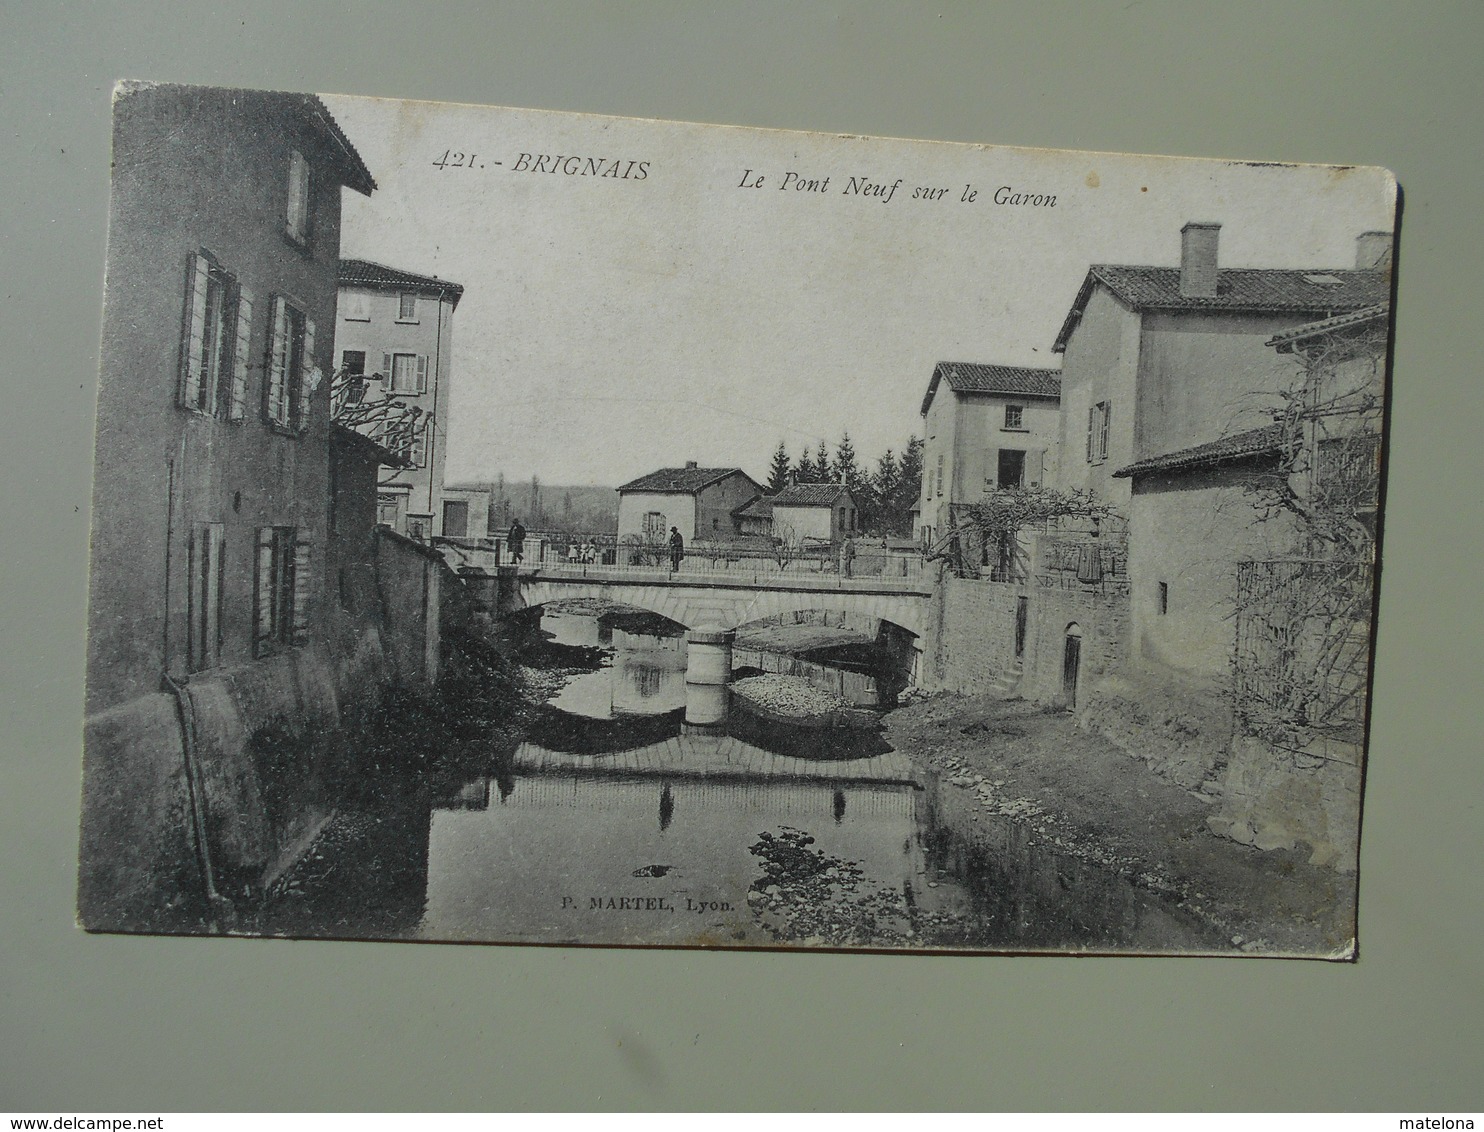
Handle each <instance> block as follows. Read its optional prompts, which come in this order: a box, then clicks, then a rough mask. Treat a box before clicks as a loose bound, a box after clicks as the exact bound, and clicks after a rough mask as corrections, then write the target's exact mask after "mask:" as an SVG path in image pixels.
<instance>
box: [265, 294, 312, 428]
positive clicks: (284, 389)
mask: <svg viewBox="0 0 1484 1132" xmlns="http://www.w3.org/2000/svg"><path fill="white" fill-rule="evenodd" d="M314 344H315V343H314V321H313V320H312V319H307V318H305V317H304V312H303V311H301V310H300V309H299V308H298V307H296V306H294V305H293V304H292V303H290V302H289V301H288V300H287V299H285V298H284V297H283V296H282V295H274V296H273V321H272V326H271V329H270V332H269V335H268V352H267V357H266V361H265V363H264V366H263V368H264V370H265V371H266V373H267V379H266V380H265V381H264V382H263V416H264V417H265V418H266V419H267V420H268V421H269V422H270V423H271V424H275V425H278V426H279V427H281V428H294V429H297V430H298V431H300V432H303V431H304V430H305V429H306V428H308V427H309V420H310V407H311V404H312V401H313V393H314V386H315V382H314V381H313V380H312V379H311V377H312V375H315V374H317V373H318V367H316V366H315V365H314Z"/></svg>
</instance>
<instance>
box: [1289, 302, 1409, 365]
mask: <svg viewBox="0 0 1484 1132" xmlns="http://www.w3.org/2000/svg"><path fill="white" fill-rule="evenodd" d="M1390 316H1391V304H1390V303H1376V304H1374V305H1372V306H1369V307H1362V308H1360V310H1356V311H1350V312H1348V313H1346V314H1337V315H1335V316H1334V317H1333V318H1321V319H1320V320H1319V321H1317V322H1306V323H1304V324H1303V325H1302V326H1295V327H1294V328H1293V329H1292V330H1285V331H1283V332H1282V333H1281V334H1274V335H1273V336H1272V337H1271V338H1269V339H1268V340H1267V343H1266V345H1269V346H1272V347H1273V348H1274V349H1276V350H1277V351H1278V352H1279V353H1280V354H1282V353H1289V352H1290V351H1291V350H1292V349H1293V346H1294V344H1295V343H1297V342H1302V341H1304V340H1305V339H1308V338H1317V337H1319V336H1320V335H1321V334H1328V333H1330V332H1331V331H1335V330H1347V329H1349V328H1350V327H1352V326H1363V325H1365V324H1366V323H1368V322H1376V321H1378V320H1384V319H1387V318H1389V317H1390Z"/></svg>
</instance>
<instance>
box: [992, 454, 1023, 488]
mask: <svg viewBox="0 0 1484 1132" xmlns="http://www.w3.org/2000/svg"><path fill="white" fill-rule="evenodd" d="M998 482H999V485H1000V486H1001V487H1021V486H1023V485H1024V484H1025V453H1024V452H1023V451H1021V450H1019V449H1016V448H1001V449H1000V470H999V477H998Z"/></svg>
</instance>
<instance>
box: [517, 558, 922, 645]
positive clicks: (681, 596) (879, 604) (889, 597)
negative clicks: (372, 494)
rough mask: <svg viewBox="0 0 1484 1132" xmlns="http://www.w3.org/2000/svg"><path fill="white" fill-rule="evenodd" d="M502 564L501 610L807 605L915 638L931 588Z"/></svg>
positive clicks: (669, 611)
mask: <svg viewBox="0 0 1484 1132" xmlns="http://www.w3.org/2000/svg"><path fill="white" fill-rule="evenodd" d="M507 570H508V571H509V572H510V573H512V574H514V575H515V580H516V583H517V584H515V585H511V586H509V587H507V586H505V585H502V586H501V587H500V588H501V591H502V592H501V598H500V611H501V612H502V613H516V612H518V611H519V610H521V609H528V608H532V607H534V606H538V605H545V604H547V603H548V602H553V601H561V600H564V599H569V598H578V597H591V598H602V599H603V600H605V601H612V602H617V603H619V604H622V605H629V606H634V607H635V608H638V609H645V610H648V611H650V612H651V613H658V614H660V615H661V616H662V617H667V618H669V619H670V620H671V621H674V622H676V623H678V624H680V625H684V626H685V627H686V628H687V629H698V628H707V629H723V630H733V629H736V628H738V627H739V626H742V625H747V624H751V623H752V622H754V621H763V620H766V619H768V618H770V617H777V616H779V615H781V614H789V613H798V612H801V611H805V610H809V611H825V612H837V613H843V614H847V615H849V616H850V617H851V619H852V620H857V621H861V622H874V623H879V622H886V623H888V624H890V625H894V626H897V627H898V628H900V629H904V630H906V631H907V632H908V633H910V634H912V636H914V637H916V638H917V640H918V641H919V642H920V641H921V640H922V638H923V637H924V635H925V634H926V631H927V620H928V604H929V599H930V597H931V594H932V582H931V581H930V580H929V579H928V578H925V577H916V578H899V577H885V578H882V577H864V578H841V577H837V576H835V575H828V574H806V573H798V574H791V573H787V572H773V573H757V574H753V573H746V572H741V571H738V572H728V571H724V570H716V571H698V572H695V573H687V572H685V571H681V572H679V573H668V572H666V571H664V570H636V569H635V568H633V567H617V568H615V567H604V566H557V565H551V564H540V565H534V566H530V567H518V568H515V569H511V568H509V567H502V568H501V574H502V582H503V581H504V577H503V575H505V574H506V571H507ZM918 647H919V648H920V647H921V645H920V644H919V645H918Z"/></svg>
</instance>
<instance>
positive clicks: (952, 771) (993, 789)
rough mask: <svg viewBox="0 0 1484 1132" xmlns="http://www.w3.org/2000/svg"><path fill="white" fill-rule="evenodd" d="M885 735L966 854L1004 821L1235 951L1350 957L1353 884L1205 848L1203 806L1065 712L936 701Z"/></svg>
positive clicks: (896, 721) (986, 699)
mask: <svg viewBox="0 0 1484 1132" xmlns="http://www.w3.org/2000/svg"><path fill="white" fill-rule="evenodd" d="M885 735H886V739H887V741H888V742H889V743H890V744H891V745H892V746H893V747H894V748H895V749H896V750H898V751H900V752H902V753H903V754H905V755H906V756H907V757H908V758H909V759H910V760H911V761H912V763H913V764H914V766H915V767H916V768H917V769H918V770H919V772H920V773H922V774H923V775H924V777H925V779H926V780H927V781H928V782H929V784H930V785H932V786H933V787H935V788H936V793H937V797H938V799H939V814H938V817H939V820H940V821H941V822H943V823H945V824H947V825H948V826H949V827H950V829H951V830H952V832H953V834H954V835H955V836H956V837H958V838H960V839H962V840H964V841H965V842H967V843H969V844H973V843H974V842H976V841H987V840H988V839H989V837H990V825H991V823H992V822H996V823H1003V822H1004V821H1005V820H1006V819H1008V820H1011V821H1014V822H1015V823H1017V824H1018V825H1020V826H1022V827H1023V828H1024V829H1025V831H1026V833H1027V834H1028V836H1029V837H1030V838H1032V839H1033V840H1038V841H1041V842H1044V843H1046V844H1047V845H1049V846H1052V847H1054V848H1055V849H1056V850H1057V851H1058V852H1061V853H1064V854H1067V855H1069V856H1072V857H1076V858H1078V859H1079V860H1081V861H1085V862H1087V863H1089V864H1091V865H1094V866H1097V867H1099V868H1102V869H1105V870H1108V871H1110V872H1112V873H1115V874H1117V875H1118V876H1120V877H1123V878H1124V879H1125V880H1126V881H1127V883H1129V884H1130V885H1133V886H1135V887H1137V888H1140V889H1143V890H1146V891H1147V892H1149V893H1151V894H1154V895H1157V896H1159V897H1160V898H1161V899H1163V900H1166V901H1168V902H1169V903H1171V904H1172V905H1173V906H1175V907H1177V908H1178V909H1179V910H1180V911H1181V912H1183V913H1186V914H1189V915H1191V916H1194V917H1196V918H1197V919H1198V920H1199V921H1200V922H1201V923H1202V924H1204V925H1206V926H1208V927H1209V928H1210V929H1211V933H1212V938H1214V939H1220V940H1225V941H1227V946H1229V947H1230V948H1231V949H1233V950H1235V951H1241V952H1248V953H1263V954H1307V955H1314V954H1330V955H1335V956H1341V955H1347V954H1348V953H1349V950H1350V941H1351V939H1352V936H1353V934H1354V927H1353V925H1354V907H1355V905H1354V887H1355V886H1354V877H1353V876H1344V875H1341V874H1338V873H1336V872H1334V871H1332V870H1329V869H1325V868H1320V867H1317V866H1314V865H1310V864H1309V863H1308V859H1307V858H1308V854H1307V853H1305V852H1303V851H1302V850H1298V851H1291V850H1271V851H1267V852H1264V851H1261V850H1258V849H1254V848H1252V847H1250V846H1244V845H1239V844H1237V843H1235V842H1232V841H1229V840H1227V839H1224V838H1218V837H1216V836H1214V835H1213V834H1211V833H1210V831H1209V830H1208V829H1207V828H1206V819H1207V817H1208V816H1209V815H1210V813H1211V804H1210V802H1209V801H1208V800H1203V799H1202V798H1200V797H1197V796H1196V794H1195V793H1194V792H1193V791H1190V790H1187V789H1184V788H1182V787H1179V786H1175V785H1172V784H1171V783H1169V782H1167V781H1165V780H1163V779H1161V778H1159V777H1157V776H1156V775H1155V774H1154V773H1153V772H1152V771H1151V770H1150V769H1149V767H1148V766H1147V765H1146V764H1145V763H1144V762H1142V761H1140V760H1138V759H1134V758H1131V757H1130V756H1129V755H1128V754H1126V753H1125V752H1124V751H1122V750H1120V749H1119V748H1118V747H1115V746H1114V745H1113V744H1112V743H1110V742H1108V741H1107V740H1105V739H1103V738H1101V737H1100V736H1098V735H1096V734H1093V733H1091V732H1088V731H1085V730H1083V729H1082V728H1080V727H1079V726H1078V725H1077V722H1076V720H1075V719H1074V718H1073V717H1072V716H1071V715H1070V714H1068V713H1066V712H1059V711H1058V712H1049V711H1047V710H1045V709H1043V708H1041V707H1038V706H1036V705H1033V704H1030V703H1027V702H1025V701H1021V700H1004V699H999V698H996V697H992V696H959V695H940V696H933V697H929V698H926V699H918V700H916V701H914V702H912V703H910V704H908V705H907V706H905V707H901V708H898V709H896V710H894V711H892V712H890V713H888V714H887V716H886V720H885Z"/></svg>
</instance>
